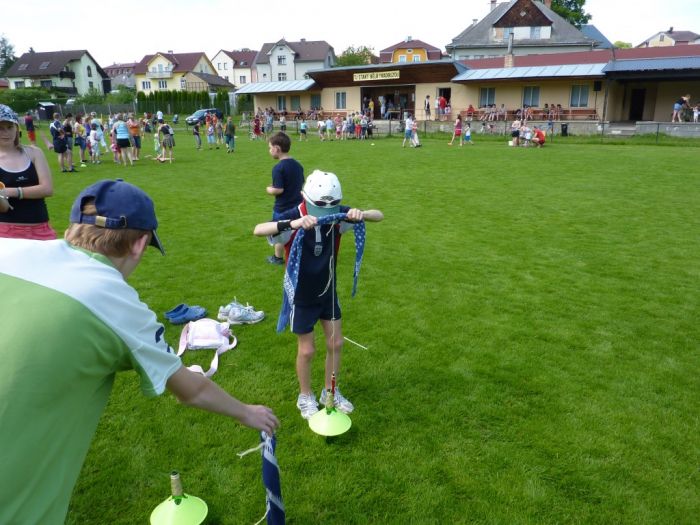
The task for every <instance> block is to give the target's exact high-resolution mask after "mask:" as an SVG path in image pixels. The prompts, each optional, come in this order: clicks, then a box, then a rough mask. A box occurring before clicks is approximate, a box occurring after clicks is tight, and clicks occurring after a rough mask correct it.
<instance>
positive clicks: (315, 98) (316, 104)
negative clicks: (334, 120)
mask: <svg viewBox="0 0 700 525" xmlns="http://www.w3.org/2000/svg"><path fill="white" fill-rule="evenodd" d="M311 107H312V108H320V107H321V95H320V94H318V93H315V94H313V95H311Z"/></svg>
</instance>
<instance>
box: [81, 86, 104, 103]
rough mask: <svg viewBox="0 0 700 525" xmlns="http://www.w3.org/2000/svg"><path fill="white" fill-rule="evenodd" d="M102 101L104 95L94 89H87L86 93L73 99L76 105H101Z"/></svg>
mask: <svg viewBox="0 0 700 525" xmlns="http://www.w3.org/2000/svg"><path fill="white" fill-rule="evenodd" d="M104 100H105V96H104V94H103V93H102V92H101V91H99V90H98V89H95V88H91V89H89V90H88V91H87V93H85V94H84V95H81V96H79V97H78V98H77V99H75V101H76V102H77V103H78V104H102V103H103V102H104Z"/></svg>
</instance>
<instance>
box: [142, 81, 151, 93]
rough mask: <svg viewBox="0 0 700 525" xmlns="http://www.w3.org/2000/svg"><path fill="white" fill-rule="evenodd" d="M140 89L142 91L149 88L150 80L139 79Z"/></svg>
mask: <svg viewBox="0 0 700 525" xmlns="http://www.w3.org/2000/svg"><path fill="white" fill-rule="evenodd" d="M141 89H143V90H144V91H146V90H149V89H151V81H150V80H142V81H141Z"/></svg>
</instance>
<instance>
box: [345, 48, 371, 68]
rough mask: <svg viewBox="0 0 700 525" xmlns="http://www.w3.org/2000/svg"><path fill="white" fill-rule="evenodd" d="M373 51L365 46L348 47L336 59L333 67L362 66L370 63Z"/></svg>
mask: <svg viewBox="0 0 700 525" xmlns="http://www.w3.org/2000/svg"><path fill="white" fill-rule="evenodd" d="M372 57H374V49H372V48H371V47H367V46H358V47H353V46H350V47H349V48H347V49H346V50H345V51H343V52H342V53H341V54H340V56H338V57H337V59H336V61H335V65H336V66H337V67H341V66H364V65H367V64H371V63H372Z"/></svg>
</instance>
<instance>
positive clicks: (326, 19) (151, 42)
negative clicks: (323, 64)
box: [0, 0, 700, 67]
mask: <svg viewBox="0 0 700 525" xmlns="http://www.w3.org/2000/svg"><path fill="white" fill-rule="evenodd" d="M2 3H3V5H2V24H0V33H1V34H4V35H5V37H6V38H7V39H8V40H9V41H10V43H11V44H12V45H14V47H15V54H16V55H17V56H20V55H21V54H22V53H25V52H26V51H28V50H29V48H30V47H33V48H34V50H35V51H58V50H61V49H65V50H68V49H87V50H88V51H89V52H90V54H91V55H92V56H93V57H94V58H95V59H96V60H97V62H98V63H99V64H100V65H101V66H102V67H105V66H108V65H110V64H112V63H115V62H138V61H139V60H141V58H142V57H143V56H144V55H146V54H151V53H154V52H156V51H168V50H173V51H174V52H176V53H187V52H194V51H204V52H205V53H206V54H207V56H208V57H209V58H212V57H213V55H214V54H216V53H217V52H218V51H219V50H220V49H226V50H232V49H240V48H244V47H247V48H250V49H253V50H258V49H260V47H262V44H263V43H265V42H276V41H277V40H280V39H281V38H285V39H287V40H289V41H298V40H300V39H302V38H306V39H307V40H325V41H327V42H328V43H329V44H330V45H331V46H333V48H334V49H335V52H336V54H337V55H339V54H341V53H342V52H343V51H344V50H345V49H347V48H348V47H349V46H355V47H357V46H367V47H370V48H373V49H374V52H375V54H377V55H378V54H379V51H380V50H381V49H384V48H387V47H390V46H392V45H394V44H396V43H398V42H400V41H402V40H404V39H405V38H406V37H407V36H411V37H413V38H414V39H419V40H423V41H424V42H426V43H428V44H431V45H434V46H436V47H439V48H441V49H442V50H443V51H444V49H445V45H446V44H448V43H450V42H451V41H452V39H453V38H454V37H456V36H457V35H458V34H459V33H461V32H462V31H463V30H464V29H466V28H467V27H468V26H469V25H470V24H471V22H472V19H474V18H477V19H481V18H483V17H484V15H486V13H488V11H489V0H459V1H457V2H446V3H445V2H443V3H440V4H433V3H432V2H430V1H426V0H421V1H414V0H403V1H401V2H388V3H385V2H377V1H376V0H372V1H366V0H353V1H350V2H342V3H341V2H336V1H333V0H297V1H291V0H287V1H281V0H263V1H257V2H256V1H252V2H251V1H243V2H235V1H231V0H167V1H152V0H139V1H135V0H116V1H113V2H112V1H110V2H97V3H95V2H89V3H85V2H77V3H76V2H56V1H55V0H51V1H49V0H3V2H2ZM438 5H439V7H437V6H438ZM341 6H342V7H341ZM585 10H586V12H587V13H590V14H592V15H593V18H592V19H591V23H592V24H595V25H596V27H598V29H599V30H600V31H601V32H602V33H603V34H604V35H605V36H606V37H607V38H608V39H609V40H610V41H611V42H615V41H616V40H622V41H624V42H630V43H632V44H633V45H637V44H639V43H640V42H642V41H643V40H645V39H646V38H648V37H650V36H652V35H653V34H655V33H657V32H659V31H665V30H668V29H669V27H671V26H673V27H674V28H675V29H676V30H686V31H693V32H695V33H698V34H700V2H699V1H698V0H663V1H662V0H587V1H586V4H585ZM341 11H342V12H345V13H352V16H349V17H343V18H341V17H339V16H338V14H337V13H338V12H341Z"/></svg>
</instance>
